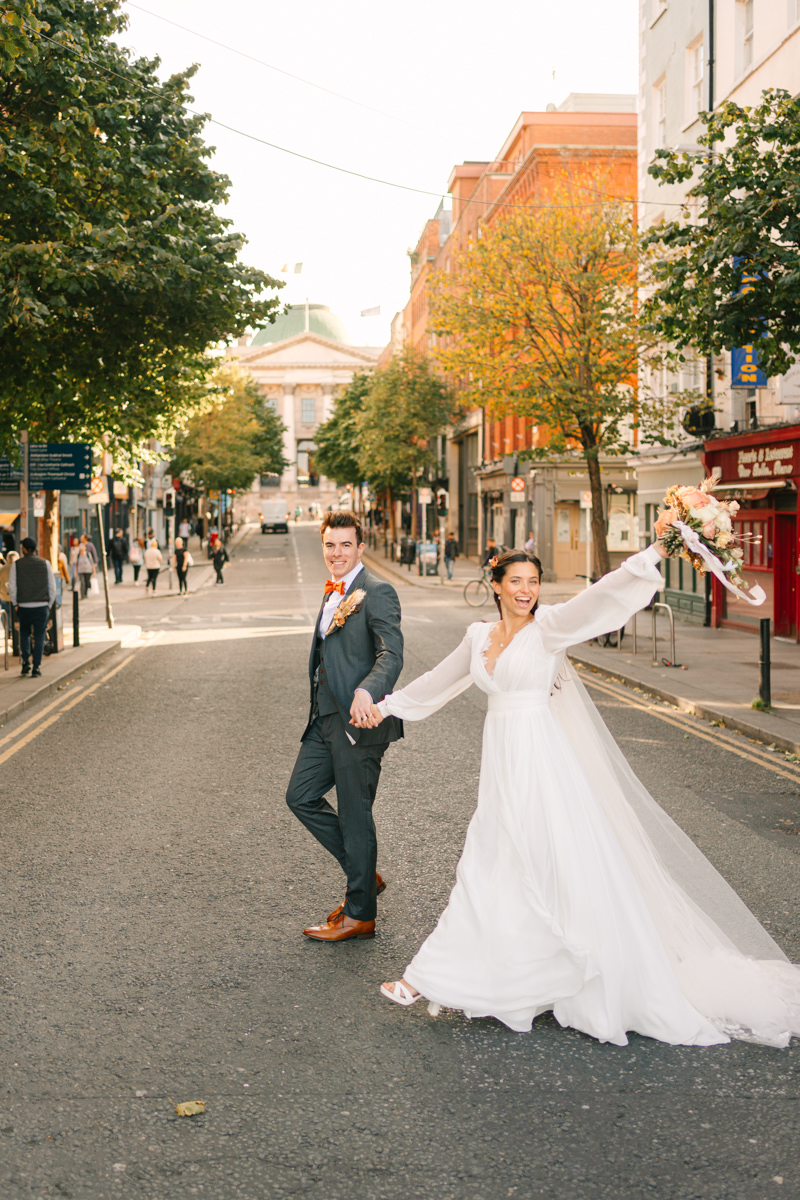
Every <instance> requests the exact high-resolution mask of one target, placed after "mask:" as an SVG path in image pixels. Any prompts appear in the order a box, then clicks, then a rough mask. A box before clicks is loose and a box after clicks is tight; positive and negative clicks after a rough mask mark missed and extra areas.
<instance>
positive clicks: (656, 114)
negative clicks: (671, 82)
mask: <svg viewBox="0 0 800 1200" xmlns="http://www.w3.org/2000/svg"><path fill="white" fill-rule="evenodd" d="M653 140H654V142H655V148H656V150H660V149H661V148H662V146H666V144H667V81H666V80H665V79H661V80H659V82H658V83H657V84H656V85H655V87H654V88H653Z"/></svg>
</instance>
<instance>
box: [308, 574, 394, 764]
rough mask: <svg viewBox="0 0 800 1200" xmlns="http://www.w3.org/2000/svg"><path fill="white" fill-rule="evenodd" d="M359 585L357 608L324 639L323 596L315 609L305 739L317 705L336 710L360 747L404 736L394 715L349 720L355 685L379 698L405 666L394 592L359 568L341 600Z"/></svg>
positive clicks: (391, 688) (384, 693) (323, 708)
mask: <svg viewBox="0 0 800 1200" xmlns="http://www.w3.org/2000/svg"><path fill="white" fill-rule="evenodd" d="M359 588H361V589H362V590H363V591H364V592H366V596H365V598H364V600H363V601H362V602H361V607H360V608H359V610H358V612H354V613H351V615H350V616H349V617H348V618H347V620H346V621H345V623H344V625H343V626H341V628H336V627H334V628H333V629H332V630H331V632H330V633H328V634H327V635H326V637H324V638H322V637H320V634H319V623H320V619H321V616H322V609H323V608H324V606H325V604H324V600H323V603H322V605H321V606H320V610H319V612H318V613H317V621H316V625H315V627H314V637H313V639H312V643H311V654H310V657H309V660H308V675H309V681H310V684H311V707H310V711H309V719H308V724H307V725H306V728H305V730H304V732H303V739H305V737H306V736H307V734H308V731H309V729H310V728H311V724H312V721H313V720H314V716H315V713H316V711H317V709H318V710H319V711H320V713H323V712H325V711H327V712H332V711H336V712H338V713H339V714H340V716H341V718H342V720H343V721H344V724H345V728H346V730H347V732H348V734H349V735H350V737H351V738H352V739H353V741H354V742H356V743H357V744H358V745H360V746H373V745H381V744H383V743H386V742H394V741H396V740H397V738H401V737H402V736H403V722H402V721H401V720H399V719H398V718H397V717H388V718H387V719H386V720H385V721H383V722H382V723H381V724H380V725H378V727H377V728H376V729H357V728H356V727H355V726H354V725H351V724H350V723H349V722H350V705H351V704H352V703H353V693H354V692H355V690H356V688H364V690H365V691H367V692H369V694H370V696H372V699H373V701H374V702H375V703H377V702H378V701H379V700H382V699H383V697H384V696H386V695H387V694H388V693H389V692H391V691H393V690H394V685H395V684H396V682H397V680H398V678H399V676H400V672H401V671H402V669H403V634H402V632H401V630H400V601H399V600H398V598H397V592H396V591H395V590H394V588H393V587H392V585H391V584H389V583H384V582H383V581H382V580H380V579H377V578H376V577H375V576H374V575H370V573H369V571H367V570H366V568H363V569H362V570H361V571H359V573H358V574H357V575H356V577H355V579H354V580H353V582H352V584H351V585H350V587H349V588H348V590H347V592H346V593H345V595H344V596H343V597H342V599H343V600H346V599H347V597H348V596H351V595H352V594H353V592H355V591H357V590H358V589H359ZM340 603H341V601H340ZM315 702H316V703H315Z"/></svg>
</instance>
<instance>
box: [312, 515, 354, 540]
mask: <svg viewBox="0 0 800 1200" xmlns="http://www.w3.org/2000/svg"><path fill="white" fill-rule="evenodd" d="M326 529H355V531H356V542H357V543H358V545H359V546H360V545H361V543H362V542H363V541H364V531H363V529H362V528H361V522H360V521H359V519H358V517H357V516H356V514H355V513H354V512H327V513H325V516H324V517H323V518H322V524H321V525H320V527H319V531H320V534H321V535H322V536H323V537H324V536H325V530H326Z"/></svg>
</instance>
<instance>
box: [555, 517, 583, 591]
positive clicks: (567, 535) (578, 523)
mask: <svg viewBox="0 0 800 1200" xmlns="http://www.w3.org/2000/svg"><path fill="white" fill-rule="evenodd" d="M585 512H586V510H584V515H583V520H581V515H582V514H581V509H580V508H579V507H578V505H577V504H557V505H556V510H555V534H556V537H555V544H554V549H553V568H554V570H555V573H556V576H557V578H558V579H559V580H563V581H569V580H571V581H573V582H574V581H575V579H576V577H577V576H578V575H585V574H586V533H585V529H586V517H585ZM581 535H583V536H581Z"/></svg>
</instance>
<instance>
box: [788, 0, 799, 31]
mask: <svg viewBox="0 0 800 1200" xmlns="http://www.w3.org/2000/svg"><path fill="white" fill-rule="evenodd" d="M787 2H788V6H789V7H788V16H789V28H790V29H791V28H792V26H794V25H796V24H797V22H798V21H800V0H787Z"/></svg>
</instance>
